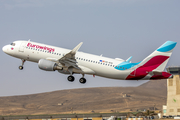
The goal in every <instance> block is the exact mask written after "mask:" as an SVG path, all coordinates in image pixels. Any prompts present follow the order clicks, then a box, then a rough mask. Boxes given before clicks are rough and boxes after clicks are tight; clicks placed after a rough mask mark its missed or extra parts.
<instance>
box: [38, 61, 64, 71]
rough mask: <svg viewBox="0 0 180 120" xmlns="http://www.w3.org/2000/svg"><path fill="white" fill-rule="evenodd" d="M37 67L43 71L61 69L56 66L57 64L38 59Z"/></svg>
mask: <svg viewBox="0 0 180 120" xmlns="http://www.w3.org/2000/svg"><path fill="white" fill-rule="evenodd" d="M38 67H39V68H40V69H42V70H45V71H55V70H61V69H63V68H62V67H61V66H58V65H57V63H55V62H52V61H49V60H46V59H40V60H39V62H38Z"/></svg>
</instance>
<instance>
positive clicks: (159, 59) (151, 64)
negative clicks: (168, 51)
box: [126, 55, 169, 80]
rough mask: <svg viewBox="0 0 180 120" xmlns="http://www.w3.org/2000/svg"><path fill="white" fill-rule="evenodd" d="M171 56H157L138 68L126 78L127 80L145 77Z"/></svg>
mask: <svg viewBox="0 0 180 120" xmlns="http://www.w3.org/2000/svg"><path fill="white" fill-rule="evenodd" d="M168 58H169V56H162V55H159V56H155V57H153V58H151V59H150V60H149V61H148V62H146V63H145V64H144V65H143V66H141V67H139V68H137V69H136V70H134V71H133V72H131V73H130V75H129V76H128V77H127V78H126V80H139V79H142V78H144V77H145V76H146V75H147V74H148V73H149V72H150V71H152V70H154V69H156V68H157V67H158V66H159V65H161V64H162V63H163V62H164V61H166V60H167V59H168Z"/></svg>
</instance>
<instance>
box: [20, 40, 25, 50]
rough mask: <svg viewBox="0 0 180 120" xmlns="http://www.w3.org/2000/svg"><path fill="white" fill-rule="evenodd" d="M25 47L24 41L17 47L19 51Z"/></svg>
mask: <svg viewBox="0 0 180 120" xmlns="http://www.w3.org/2000/svg"><path fill="white" fill-rule="evenodd" d="M25 47H26V43H25V42H22V43H21V45H20V47H19V52H24V48H25Z"/></svg>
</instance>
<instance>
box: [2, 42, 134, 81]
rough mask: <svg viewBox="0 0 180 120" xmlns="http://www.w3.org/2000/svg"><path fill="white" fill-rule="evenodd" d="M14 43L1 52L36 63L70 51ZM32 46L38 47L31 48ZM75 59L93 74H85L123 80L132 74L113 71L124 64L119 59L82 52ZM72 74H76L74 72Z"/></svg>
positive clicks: (33, 43)
mask: <svg viewBox="0 0 180 120" xmlns="http://www.w3.org/2000/svg"><path fill="white" fill-rule="evenodd" d="M14 43H15V44H16V45H15V46H11V45H6V46H5V47H3V51H4V52H5V53H7V54H9V55H11V56H13V57H16V58H19V59H24V60H27V61H32V62H36V63H38V62H39V60H40V59H47V58H53V59H60V58H62V57H63V56H64V55H65V54H67V53H69V52H70V51H71V50H68V49H64V48H60V47H55V46H50V45H45V44H40V43H36V42H30V41H15V42H14ZM28 43H31V47H29V46H28ZM33 45H35V46H38V47H32V46H33ZM45 47H46V48H45ZM49 51H50V52H49ZM75 59H76V61H77V65H78V66H82V67H85V68H89V69H91V70H92V71H94V73H88V72H87V73H85V74H91V75H97V76H102V77H106V78H112V79H122V80H124V79H126V77H127V76H128V75H129V74H130V73H131V72H132V70H131V69H129V70H123V71H121V70H117V69H115V66H116V65H118V64H120V63H122V62H124V60H121V59H118V60H116V59H111V58H107V57H102V56H97V55H93V54H88V53H83V52H77V53H76V54H75ZM73 72H74V73H77V72H76V71H73Z"/></svg>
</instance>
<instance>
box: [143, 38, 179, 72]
mask: <svg viewBox="0 0 180 120" xmlns="http://www.w3.org/2000/svg"><path fill="white" fill-rule="evenodd" d="M176 44H177V42H173V41H167V42H165V43H164V44H163V45H162V46H160V47H159V48H158V49H157V50H155V51H154V52H153V53H152V54H150V55H149V56H148V57H146V58H145V59H144V60H143V61H142V62H141V63H140V66H143V67H148V68H151V69H152V70H154V71H164V69H165V67H166V65H167V63H168V61H169V58H170V56H171V54H172V51H173V49H174V47H175V46H176Z"/></svg>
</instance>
